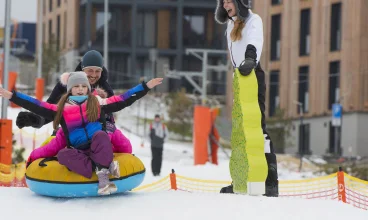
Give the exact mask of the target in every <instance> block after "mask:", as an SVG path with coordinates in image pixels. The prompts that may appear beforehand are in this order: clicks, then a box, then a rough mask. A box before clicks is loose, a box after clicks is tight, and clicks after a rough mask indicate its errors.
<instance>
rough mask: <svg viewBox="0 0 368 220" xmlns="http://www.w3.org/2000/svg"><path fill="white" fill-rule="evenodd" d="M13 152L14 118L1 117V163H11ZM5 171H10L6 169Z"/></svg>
mask: <svg viewBox="0 0 368 220" xmlns="http://www.w3.org/2000/svg"><path fill="white" fill-rule="evenodd" d="M12 152H13V134H12V120H8V119H0V164H5V165H11V164H12ZM4 172H5V173H10V166H9V170H5V171H4Z"/></svg>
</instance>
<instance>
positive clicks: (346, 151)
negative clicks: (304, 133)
mask: <svg viewBox="0 0 368 220" xmlns="http://www.w3.org/2000/svg"><path fill="white" fill-rule="evenodd" d="M330 121H331V117H330V116H324V117H315V118H307V119H304V124H309V126H310V137H309V138H310V139H309V147H310V150H311V152H312V154H314V155H325V154H326V153H327V152H328V149H329V144H330V143H329V139H330V127H329V124H330ZM299 125H300V121H299V119H297V120H294V121H293V129H292V132H291V142H292V146H289V147H287V148H286V150H285V152H286V153H290V154H296V153H298V146H299ZM332 132H333V130H332ZM341 147H342V154H343V156H368V114H366V113H345V114H344V115H343V121H342V130H341Z"/></svg>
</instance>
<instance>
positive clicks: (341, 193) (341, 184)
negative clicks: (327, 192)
mask: <svg viewBox="0 0 368 220" xmlns="http://www.w3.org/2000/svg"><path fill="white" fill-rule="evenodd" d="M337 190H338V191H337V193H338V199H339V201H342V202H344V203H346V191H345V178H344V171H343V170H342V167H339V172H337Z"/></svg>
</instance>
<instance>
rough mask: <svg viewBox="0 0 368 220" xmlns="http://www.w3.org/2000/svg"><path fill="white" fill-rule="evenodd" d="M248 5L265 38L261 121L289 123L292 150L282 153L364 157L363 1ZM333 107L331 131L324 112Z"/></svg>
mask: <svg viewBox="0 0 368 220" xmlns="http://www.w3.org/2000/svg"><path fill="white" fill-rule="evenodd" d="M253 3H254V5H253V11H254V12H256V13H258V14H259V15H260V16H261V17H262V19H263V25H264V33H265V43H264V47H263V53H262V58H261V64H262V67H263V69H264V70H265V72H266V76H267V81H266V82H267V102H266V106H267V116H268V117H272V116H274V114H275V112H276V109H277V108H280V109H283V110H285V113H286V116H287V117H290V118H293V119H295V120H294V122H293V125H294V126H293V130H292V134H293V135H292V138H293V141H292V142H293V143H294V144H293V146H290V147H289V148H287V149H286V152H290V153H297V152H300V151H301V148H303V149H304V150H303V152H304V153H310V154H318V155H323V154H328V153H338V154H339V153H340V154H342V155H345V156H350V155H353V156H368V136H367V135H366V129H367V128H368V124H367V122H368V62H367V60H368V19H367V18H368V17H367V15H366V11H367V10H368V1H366V0H258V1H257V0H255V1H253ZM228 83H231V82H229V81H228ZM228 86H230V85H228ZM337 102H340V103H341V104H342V106H343V117H342V118H343V119H342V127H341V129H337V130H335V127H333V126H332V125H331V108H332V105H333V104H334V103H337ZM229 103H231V102H229ZM229 106H230V104H229ZM301 108H302V110H301ZM301 111H303V112H301ZM301 113H303V117H304V122H303V124H304V125H303V126H300V122H299V117H300V116H301ZM336 146H338V147H336ZM340 147H341V148H340Z"/></svg>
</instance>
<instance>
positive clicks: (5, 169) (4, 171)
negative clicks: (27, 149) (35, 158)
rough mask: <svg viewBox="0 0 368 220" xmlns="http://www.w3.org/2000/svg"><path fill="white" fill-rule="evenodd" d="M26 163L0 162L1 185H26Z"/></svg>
mask: <svg viewBox="0 0 368 220" xmlns="http://www.w3.org/2000/svg"><path fill="white" fill-rule="evenodd" d="M25 172H26V164H25V163H24V162H22V163H19V164H12V165H4V164H0V186H8V187H10V186H13V187H26V186H27V185H26V181H25V176H24V174H25Z"/></svg>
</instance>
